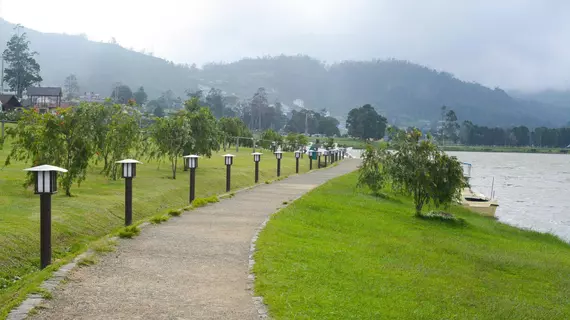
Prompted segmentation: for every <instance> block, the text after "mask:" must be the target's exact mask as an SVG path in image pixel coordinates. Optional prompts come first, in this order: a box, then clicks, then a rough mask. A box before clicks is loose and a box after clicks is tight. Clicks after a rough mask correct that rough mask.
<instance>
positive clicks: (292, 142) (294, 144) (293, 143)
mask: <svg viewBox="0 0 570 320" xmlns="http://www.w3.org/2000/svg"><path fill="white" fill-rule="evenodd" d="M297 137H298V134H296V133H293V132H289V134H287V136H286V137H285V141H286V142H287V150H289V151H294V150H297V149H298V138H297Z"/></svg>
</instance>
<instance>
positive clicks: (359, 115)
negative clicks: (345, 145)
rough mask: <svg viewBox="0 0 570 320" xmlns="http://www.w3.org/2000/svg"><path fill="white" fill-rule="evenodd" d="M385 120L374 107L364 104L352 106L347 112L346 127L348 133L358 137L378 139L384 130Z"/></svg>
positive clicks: (382, 135)
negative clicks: (357, 106)
mask: <svg viewBox="0 0 570 320" xmlns="http://www.w3.org/2000/svg"><path fill="white" fill-rule="evenodd" d="M386 123H387V120H386V118H384V117H383V116H381V115H379V114H378V113H377V112H376V110H374V108H373V107H372V106H371V105H369V104H365V105H364V106H362V107H360V108H354V109H352V110H350V112H349V113H348V118H347V120H346V127H347V129H348V135H349V136H353V137H356V138H360V139H380V138H382V137H384V134H385V132H386Z"/></svg>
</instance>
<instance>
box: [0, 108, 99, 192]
mask: <svg viewBox="0 0 570 320" xmlns="http://www.w3.org/2000/svg"><path fill="white" fill-rule="evenodd" d="M87 112H88V108H87V107H86V105H85V104H82V105H80V106H78V107H75V108H73V109H71V108H68V109H57V110H56V113H44V114H38V113H37V110H35V109H32V110H28V111H25V112H24V113H23V116H22V118H21V119H20V121H18V124H17V125H16V127H15V128H10V129H9V130H8V131H7V132H8V134H9V135H10V136H11V137H12V138H13V143H12V150H11V152H10V154H9V155H8V157H7V158H6V165H8V164H10V162H11V161H12V160H17V161H31V162H32V164H33V165H34V166H36V165H41V164H51V165H55V166H59V167H63V168H66V169H67V170H68V172H66V173H64V174H62V178H61V179H60V180H59V182H60V184H61V185H62V187H63V188H64V190H65V194H66V195H67V196H71V187H72V185H73V183H77V184H78V185H79V184H80V183H81V182H82V181H83V180H85V177H86V174H87V167H88V165H89V160H90V159H91V157H92V156H93V150H94V145H93V142H92V141H93V139H92V135H91V132H93V130H92V126H91V122H90V118H89V117H88V116H87ZM32 183H33V180H32V177H31V175H29V176H28V180H27V181H26V184H25V185H26V186H28V185H30V184H32Z"/></svg>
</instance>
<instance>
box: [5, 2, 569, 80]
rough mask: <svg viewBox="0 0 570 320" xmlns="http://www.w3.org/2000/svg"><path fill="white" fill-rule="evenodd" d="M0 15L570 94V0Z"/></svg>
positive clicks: (215, 51) (187, 55)
mask: <svg viewBox="0 0 570 320" xmlns="http://www.w3.org/2000/svg"><path fill="white" fill-rule="evenodd" d="M0 16H1V17H3V18H4V19H6V20H8V21H10V22H12V23H20V24H22V25H24V26H25V27H27V28H31V29H36V30H38V31H42V32H55V33H67V34H82V33H83V34H86V35H87V36H88V38H89V39H92V40H96V41H108V40H110V39H111V38H112V37H114V38H115V39H116V40H117V41H118V43H119V44H121V45H122V46H123V47H126V48H133V49H135V50H138V51H140V50H142V49H145V50H146V51H151V52H153V53H154V55H155V56H159V57H163V58H166V59H168V60H172V61H175V62H179V63H189V64H192V63H196V64H198V65H202V64H203V63H207V62H211V61H215V62H222V61H223V62H231V61H235V60H238V59H240V58H243V57H256V56H264V55H278V54H281V53H284V54H307V55H310V56H313V57H315V58H318V59H321V60H324V61H326V62H328V63H333V62H337V61H342V60H355V59H356V60H369V59H387V58H396V59H403V60H409V61H412V62H415V63H419V64H422V65H426V66H429V67H432V68H435V69H438V70H442V71H447V72H449V73H452V74H454V75H455V76H457V77H458V78H460V79H462V80H466V81H476V82H479V83H482V84H484V85H487V86H490V87H496V86H498V87H501V88H504V89H518V90H523V91H537V90H543V89H570V72H568V71H569V70H570V41H569V40H570V1H567V0H471V1H468V0H161V1H155V0H139V1H134V0H97V1H94V0H49V1H46V0H0Z"/></svg>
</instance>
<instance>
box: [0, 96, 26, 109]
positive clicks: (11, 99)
mask: <svg viewBox="0 0 570 320" xmlns="http://www.w3.org/2000/svg"><path fill="white" fill-rule="evenodd" d="M0 103H1V104H2V109H1V110H2V112H10V111H14V110H16V109H18V108H21V107H22V104H21V103H20V101H19V100H18V98H17V97H16V96H15V95H13V94H0Z"/></svg>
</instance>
